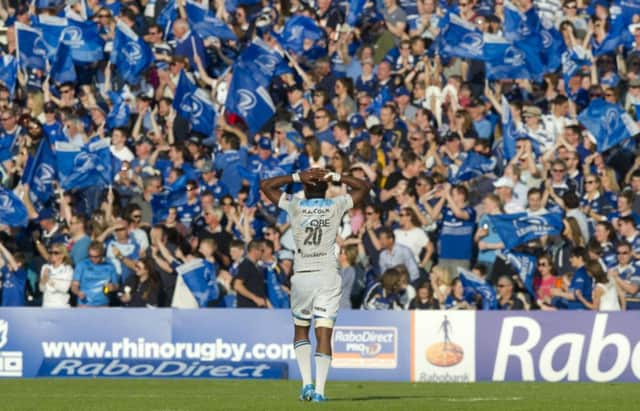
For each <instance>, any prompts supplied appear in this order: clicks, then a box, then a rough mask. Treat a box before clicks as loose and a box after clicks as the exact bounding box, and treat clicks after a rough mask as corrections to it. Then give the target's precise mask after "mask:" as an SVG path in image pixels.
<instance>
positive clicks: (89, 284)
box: [71, 241, 118, 307]
mask: <svg viewBox="0 0 640 411" xmlns="http://www.w3.org/2000/svg"><path fill="white" fill-rule="evenodd" d="M104 251H105V250H104V245H103V243H102V242H100V241H92V242H91V244H90V245H89V258H88V259H86V260H84V261H82V262H80V264H78V265H77V266H76V268H75V270H74V272H73V282H72V283H71V292H72V293H73V294H75V295H76V296H78V306H80V307H106V306H108V305H109V296H108V293H110V292H113V291H116V290H117V289H118V274H117V273H116V270H115V268H114V267H113V265H111V263H109V262H106V261H105V260H104Z"/></svg>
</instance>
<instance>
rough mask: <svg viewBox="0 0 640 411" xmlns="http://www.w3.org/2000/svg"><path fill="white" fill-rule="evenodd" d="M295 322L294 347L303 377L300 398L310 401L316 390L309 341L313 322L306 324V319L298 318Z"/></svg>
mask: <svg viewBox="0 0 640 411" xmlns="http://www.w3.org/2000/svg"><path fill="white" fill-rule="evenodd" d="M294 322H295V325H294V332H293V349H294V351H295V353H296V362H297V363H298V369H299V370H300V376H301V377H302V392H301V393H300V399H301V400H304V401H310V400H311V397H312V396H313V393H314V391H315V389H314V386H313V379H312V377H311V342H310V341H309V327H310V325H311V323H310V322H309V323H308V325H304V324H303V323H304V321H302V320H300V319H297V318H296V319H294ZM299 324H300V325H299Z"/></svg>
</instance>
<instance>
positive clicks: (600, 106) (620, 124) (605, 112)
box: [578, 98, 640, 153]
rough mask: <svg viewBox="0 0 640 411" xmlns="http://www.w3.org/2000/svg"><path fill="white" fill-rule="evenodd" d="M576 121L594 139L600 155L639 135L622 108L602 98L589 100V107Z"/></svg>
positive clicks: (634, 124)
mask: <svg viewBox="0 0 640 411" xmlns="http://www.w3.org/2000/svg"><path fill="white" fill-rule="evenodd" d="M578 121H580V123H582V125H583V126H585V127H586V128H587V130H589V132H590V133H591V134H592V135H593V137H594V138H595V139H596V146H597V149H598V152H600V153H602V152H604V151H607V150H608V149H610V148H612V147H613V146H615V145H617V144H619V143H621V142H622V141H624V140H627V139H628V138H631V137H633V136H635V135H636V134H638V133H640V129H639V128H638V126H637V124H636V123H635V121H633V119H632V118H631V116H630V115H629V114H628V113H627V112H626V111H624V110H623V109H622V107H620V106H618V105H616V104H611V103H609V102H607V101H605V100H604V99H602V98H596V99H593V100H591V103H590V104H589V106H588V107H587V108H585V109H584V110H582V112H581V113H580V114H579V115H578Z"/></svg>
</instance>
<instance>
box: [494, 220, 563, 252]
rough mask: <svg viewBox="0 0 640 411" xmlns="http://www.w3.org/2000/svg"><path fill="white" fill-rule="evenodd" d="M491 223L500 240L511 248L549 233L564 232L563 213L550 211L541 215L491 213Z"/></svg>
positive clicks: (507, 247)
mask: <svg viewBox="0 0 640 411" xmlns="http://www.w3.org/2000/svg"><path fill="white" fill-rule="evenodd" d="M489 219H490V220H491V224H493V227H495V229H496V232H497V233H498V236H499V237H500V240H502V242H503V243H504V246H505V248H506V249H508V250H510V249H512V248H515V247H517V246H519V245H520V244H524V243H526V242H529V241H532V240H535V239H536V238H540V237H544V236H547V235H559V234H560V233H562V229H563V224H562V215H560V214H556V213H548V214H544V215H539V216H533V215H529V214H527V213H517V214H498V215H490V216H489Z"/></svg>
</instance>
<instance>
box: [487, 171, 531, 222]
mask: <svg viewBox="0 0 640 411" xmlns="http://www.w3.org/2000/svg"><path fill="white" fill-rule="evenodd" d="M493 186H494V187H495V188H496V194H497V195H498V197H499V198H500V201H502V204H504V211H505V213H507V214H515V213H521V212H524V211H525V210H524V208H523V207H522V205H521V204H520V203H519V202H517V201H516V200H515V199H514V197H513V181H512V180H511V179H510V178H508V177H500V178H499V179H498V180H496V181H495V182H494V183H493Z"/></svg>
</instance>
